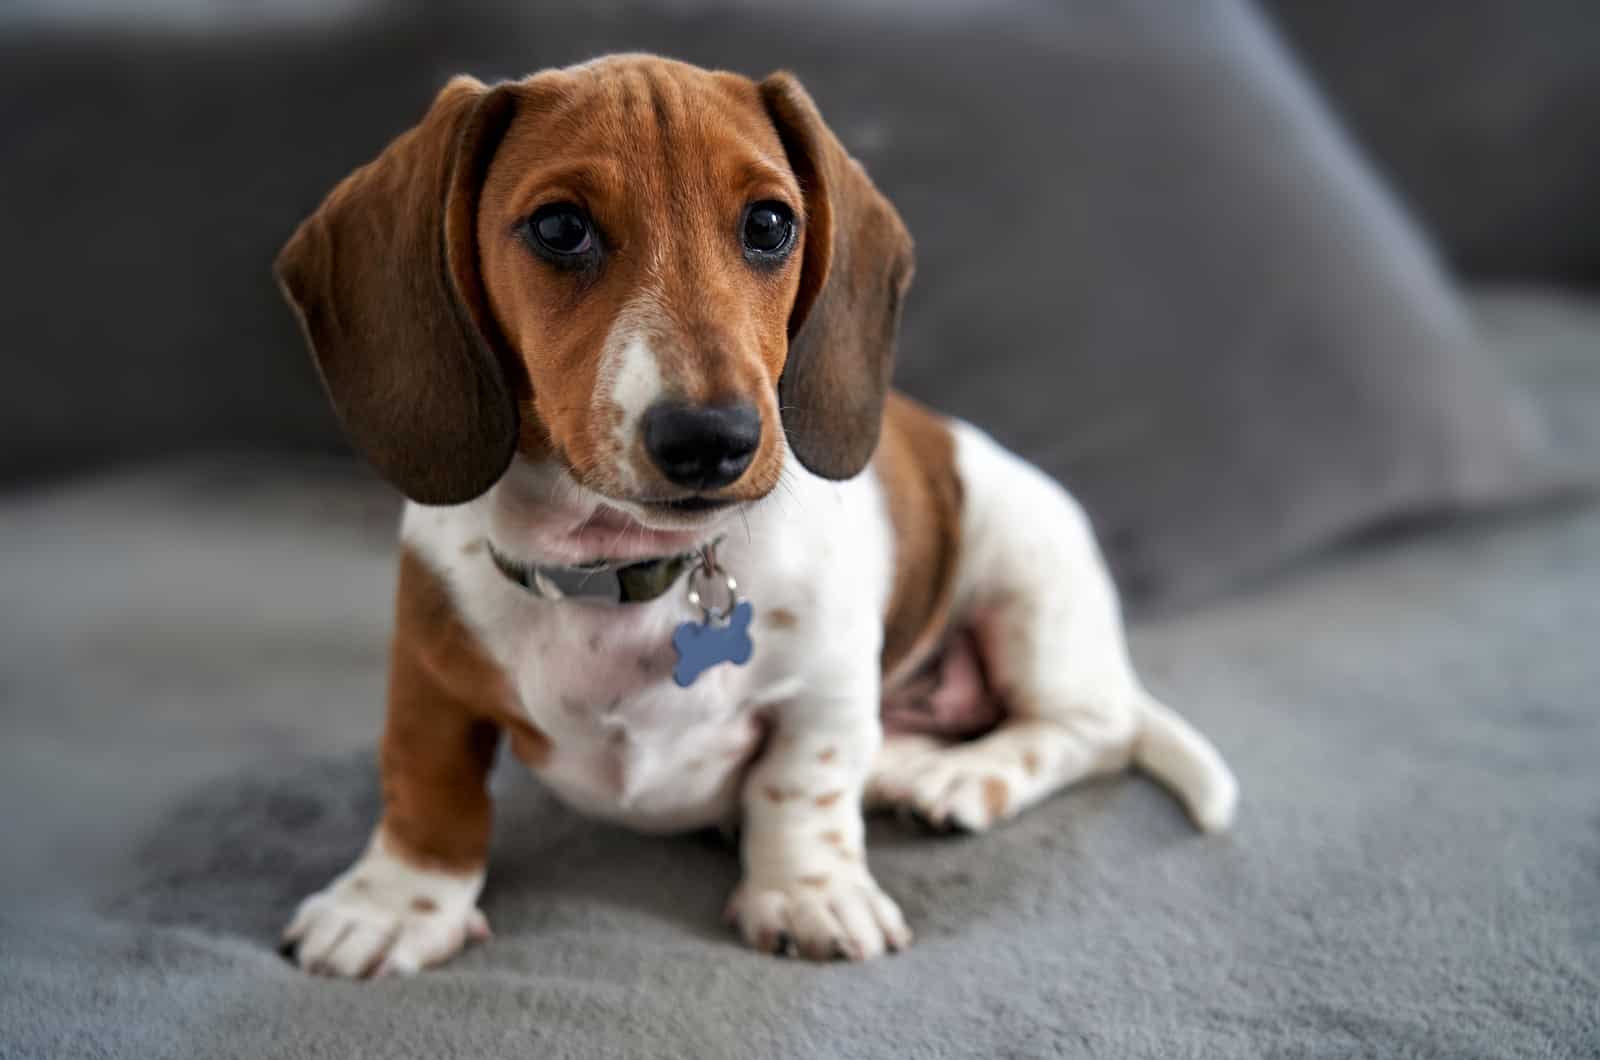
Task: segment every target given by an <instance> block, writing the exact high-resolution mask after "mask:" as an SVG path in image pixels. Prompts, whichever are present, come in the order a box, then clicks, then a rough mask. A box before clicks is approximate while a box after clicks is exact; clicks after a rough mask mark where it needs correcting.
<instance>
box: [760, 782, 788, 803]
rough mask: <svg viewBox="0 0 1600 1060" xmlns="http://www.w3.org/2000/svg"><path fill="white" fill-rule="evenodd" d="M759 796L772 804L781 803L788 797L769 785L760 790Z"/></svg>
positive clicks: (780, 789) (777, 788)
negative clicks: (763, 796)
mask: <svg viewBox="0 0 1600 1060" xmlns="http://www.w3.org/2000/svg"><path fill="white" fill-rule="evenodd" d="M761 794H763V795H765V796H766V797H767V798H769V799H771V800H772V801H773V802H782V801H783V800H784V799H786V798H788V797H789V796H787V795H785V794H784V793H783V789H782V788H779V787H774V786H773V785H771V784H768V785H767V786H766V787H765V788H762V789H761Z"/></svg>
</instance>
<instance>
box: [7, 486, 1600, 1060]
mask: <svg viewBox="0 0 1600 1060" xmlns="http://www.w3.org/2000/svg"><path fill="white" fill-rule="evenodd" d="M393 514H394V511H393V507H392V503H391V502H390V501H388V500H387V499H386V498H384V497H382V496H380V495H376V494H373V493H371V492H370V487H363V486H360V485H359V484H357V483H355V482H353V481H352V480H350V479H349V478H348V477H347V475H346V473H345V472H343V471H336V472H328V473H308V472H306V471H305V470H304V469H296V470H295V471H294V473H292V474H291V473H289V472H288V471H287V470H284V469H282V468H274V467H272V466H261V465H250V464H241V463H228V464H218V463H214V462H213V463H204V464H190V465H183V466H179V467H175V468H174V467H169V468H165V469H161V470H156V471H145V472H140V473H134V474H129V475H124V476H122V477H118V478H113V479H106V480H98V481H93V482H88V483H84V484H81V485H78V486H75V487H72V488H65V489H60V490H57V491H54V492H50V493H45V494H39V495H35V496H33V497H29V498H14V499H11V500H8V501H6V502H5V503H4V504H3V506H0V554H3V555H4V556H5V557H6V560H5V564H6V575H5V577H4V578H3V579H0V625H3V635H0V710H3V720H4V726H5V732H6V739H5V741H4V742H3V744H0V805H3V806H5V807H6V808H7V812H6V813H5V814H3V815H0V845H3V849H4V850H5V856H4V859H3V872H0V1056H4V1057H19V1058H21V1057H28V1058H41V1057H69V1056H70V1057H79V1056H96V1057H136V1058H140V1060H154V1058H165V1057H172V1058H183V1060H191V1058H195V1057H261V1056H285V1057H302V1056H308V1057H309V1056H339V1057H346V1056H378V1055H381V1056H388V1057H429V1058H439V1057H473V1058H483V1057H518V1058H525V1057H547V1058H558V1057H575V1058H585V1060H588V1058H595V1057H634V1056H685V1057H688V1056H693V1057H703V1058H717V1057H727V1058H730V1060H731V1058H738V1060H743V1058H747V1057H754V1056H760V1057H808V1058H828V1057H852V1058H877V1057H882V1058H890V1057H892V1058H896V1060H901V1058H907V1057H930V1058H931V1057H959V1056H985V1057H1044V1056H1123V1057H1162V1058H1174V1057H1191V1056H1192V1057H1201V1056H1205V1057H1213V1056H1230V1057H1249V1056H1285V1055H1295V1056H1400V1055H1404V1056H1437V1057H1451V1058H1461V1057H1477V1056H1484V1057H1491V1056H1492V1057H1524V1056H1526V1057H1536V1056H1537V1057H1550V1056H1557V1057H1579V1056H1593V1055H1595V1054H1596V1053H1597V1052H1600V1009H1597V1007H1596V1005H1595V998H1596V997H1600V816H1597V813H1600V773H1597V772H1596V770H1595V766H1594V762H1595V752H1596V750H1597V749H1600V705H1597V701H1596V689H1597V688H1600V654H1597V653H1596V652H1595V650H1594V647H1595V643H1594V634H1595V631H1596V630H1597V629H1600V507H1596V506H1593V505H1589V506H1583V505H1570V506H1567V507H1562V508H1554V509H1550V510H1547V511H1544V512H1541V513H1537V514H1534V515H1531V516H1526V517H1524V518H1522V519H1520V520H1518V521H1516V522H1504V523H1500V524H1497V525H1491V526H1478V527H1476V528H1472V529H1454V530H1446V531H1443V532H1440V533H1438V534H1435V535H1431V536H1428V537H1426V538H1422V539H1412V540H1410V541H1407V542H1402V543H1399V544H1391V545H1386V546H1384V547H1381V548H1379V547H1369V548H1366V549H1362V550H1358V551H1354V552H1351V553H1347V554H1345V555H1343V556H1340V557H1337V558H1335V559H1332V560H1329V561H1328V562H1326V563H1324V564H1323V565H1322V566H1321V568H1320V569H1317V570H1314V571H1311V572H1309V573H1306V574H1303V575H1301V576H1298V577H1296V578H1294V579H1291V580H1283V581H1279V582H1277V583H1276V584H1273V585H1269V586H1265V587H1263V588H1261V589H1259V590H1257V591H1256V592H1254V593H1253V594H1251V595H1250V596H1248V597H1246V598H1241V599H1237V600H1235V601H1233V602H1231V603H1228V604H1224V605H1220V606H1215V607H1211V608H1209V609H1207V610H1205V611H1202V612H1198V613H1193V614H1189V615H1184V616H1168V617H1166V618H1163V619H1162V620H1160V621H1158V622H1154V623H1144V624H1141V625H1139V626H1138V627H1137V628H1136V629H1135V632H1134V636H1133V643H1134V651H1135V654H1136V656H1137V660H1138V662H1139V664H1140V666H1141V667H1142V669H1143V672H1144V673H1145V675H1146V677H1147V679H1148V680H1149V682H1150V684H1151V685H1152V686H1153V687H1154V688H1155V689H1156V690H1157V691H1158V692H1159V693H1160V694H1162V695H1163V697H1164V698H1166V699H1167V700H1168V701H1169V702H1171V703H1173V704H1175V705H1177V706H1179V707H1180V708H1181V709H1182V710H1183V711H1184V712H1185V713H1186V714H1187V715H1188V716H1189V717H1190V718H1192V719H1193V720H1194V721H1195V722H1196V723H1197V724H1198V725H1199V726H1201V727H1202V728H1203V729H1204V730H1205V731H1207V732H1208V733H1209V734H1210V735H1211V736H1212V737H1213V738H1214V739H1215V740H1216V742H1217V743H1218V745H1219V746H1220V747H1221V748H1222V750H1223V752H1224V754H1225V755H1226V756H1227V757H1228V759H1229V760H1230V761H1231V763H1232V765H1233V767H1234V768H1235V769H1236V770H1237V772H1238V775H1239V777H1240V780H1241V782H1242V785H1243V792H1244V801H1243V806H1242V812H1241V814H1240V817H1239V822H1238V826H1237V829H1236V830H1235V831H1234V832H1232V833H1231V834H1229V835H1226V836H1223V837H1219V838H1211V839H1206V838H1201V837H1200V836H1198V835H1196V834H1195V833H1194V832H1192V831H1191V829H1190V826H1189V825H1188V823H1187V822H1186V820H1185V819H1184V817H1183V816H1182V814H1181V813H1180V811H1179V810H1178V808H1177V807H1176V805H1175V804H1174V803H1173V802H1172V801H1171V800H1170V799H1169V798H1168V797H1167V796H1166V795H1164V794H1163V793H1162V792H1161V791H1159V790H1158V789H1157V788H1156V787H1155V786H1154V785H1153V784H1151V783H1150V782H1149V781H1147V780H1145V779H1142V778H1138V777H1123V778H1117V779H1111V780H1106V781H1102V782H1096V783H1092V784H1088V785H1085V786H1083V787H1081V788H1078V789H1076V790H1073V791H1072V792H1070V793H1068V794H1066V795H1064V796H1062V797H1059V798H1057V799H1055V800H1053V801H1051V802H1049V803H1047V804H1046V805H1044V806H1042V807H1040V808H1038V809H1036V810H1034V811H1032V812H1030V813H1028V814H1026V815H1025V816H1023V817H1021V818H1020V819H1019V820H1017V821H1016V822H1014V823H1012V824H1010V825H1008V826H1006V827H1004V828H1002V829H1000V830H999V831H997V832H995V833H993V834H991V835H987V836H982V837H976V838H961V839H953V838H936V837H928V836H922V835H917V834H914V833H911V832H909V831H906V830H902V829H901V828H900V827H898V826H897V825H896V824H895V823H894V822H892V821H880V822H877V823H876V824H875V825H874V827H873V830H872V835H871V844H870V849H871V858H872V861H873V864H874V866H875V869H876V871H877V873H878V876H879V878H880V880H881V881H882V882H883V883H884V885H885V886H886V887H887V888H888V889H889V890H890V891H892V892H893V893H894V894H896V895H897V896H898V897H899V898H900V900H901V902H902V903H903V905H904V908H905V911H906V913H907V915H908V917H909V918H910V920H911V922H912V924H913V926H914V928H915V930H916V931H917V932H918V936H919V937H918V941H917V943H916V945H915V946H914V947H913V948H912V949H911V950H910V951H908V952H906V953H904V954H902V955H899V956H895V957H892V958H888V959H884V960H880V961H877V962H874V963H870V964H866V965H857V966H850V965H842V964H841V965H830V966H817V965H811V964H806V963H802V962H798V961H786V960H779V959H776V958H772V957H766V956H761V955H758V954H754V953H750V952H747V951H745V950H744V949H742V948H741V947H740V946H739V945H738V944H737V942H736V941H735V939H734V937H733V936H732V934H731V933H729V932H728V931H727V930H725V929H724V928H723V927H722V926H721V924H720V922H719V918H718V913H719V911H720V908H721V905H722V902H723V900H724V899H725V898H726V896H727V893H728V891H729V889H730V888H731V887H732V886H733V884H734V881H735V875H736V864H735V857H734V854H733V852H732V851H731V850H729V849H728V848H726V847H725V846H723V845H722V844H721V842H720V840H718V839H716V838H712V837H702V836H689V837H681V838H671V839H652V838H641V837H638V836H634V835H631V834H629V833H626V832H623V831H619V830H616V829H612V828H608V827H605V826H601V825H597V824H593V823H589V822H587V821H585V820H582V819H580V818H578V817H576V816H574V815H573V814H571V813H569V812H568V811H566V810H565V809H563V808H561V807H560V806H559V805H557V804H556V803H555V802H554V801H552V800H551V798H550V797H549V796H547V795H546V794H544V793H543V792H542V791H541V789H540V788H539V786H538V784H537V782H536V781H535V780H533V779H532V778H531V777H528V776H527V775H525V774H522V773H520V772H518V771H516V770H514V769H504V770H502V772H500V773H498V774H497V776H496V779H495V784H496V787H497V789H498V793H499V798H498V804H499V807H500V812H499V816H498V821H497V832H496V839H495V852H494V859H493V865H492V870H491V874H490V883H489V888H488V890H487V892H486V895H485V909H486V911H487V913H488V915H489V918H490V920H491V922H492V923H493V925H494V927H495V929H496V932H497V937H496V938H495V939H494V940H493V941H492V942H490V943H489V944H487V945H483V946H479V947H476V948H474V949H472V950H471V951H469V952H467V953H466V954H465V955H464V956H462V957H461V958H459V959H458V960H456V961H455V962H453V963H451V964H450V965H448V966H447V967H445V968H442V969H439V970H436V971H432V972H429V973H426V974H424V975H422V976H420V977H418V978H415V979H410V980H389V981H382V982H372V983H345V982H336V981H332V980H327V979H317V978H311V977H308V976H306V975H303V974H301V973H300V972H299V971H297V970H296V969H294V968H293V967H292V966H291V965H290V964H289V963H287V962H286V961H285V960H284V959H283V958H281V957H279V956H278V955H277V953H276V952H275V950H274V946H275V938H276V933H277V931H278V930H279V929H280V928H281V927H282V925H283V923H284V921H285V920H286V918H287V917H288V915H289V913H290V911H291V910H292V909H293V907H294V905H295V903H296V902H297V901H298V900H299V899H300V898H301V897H302V896H303V895H305V894H306V893H307V892H309V891H310V890H312V889H314V888H316V887H319V886H321V885H322V884H323V883H324V882H325V881H326V880H327V879H328V878H329V877H330V876H331V875H332V874H334V873H335V872H337V871H339V870H340V869H342V868H343V867H344V865H345V864H347V862H348V861H349V860H350V859H351V858H352V857H353V856H354V855H355V854H356V853H357V852H358V850H359V849H360V847H361V845H362V843H363V841H364V839H365V837H366V835H367V832H368V829H369V828H370V827H371V825H372V823H373V821H374V817H375V814H376V812H377V793H376V784H375V772H374V765H375V764H374V756H373V747H374V744H375V741H376V737H377V732H378V727H379V722H380V715H381V684H382V666H383V656H384V640H385V635H386V627H387V623H388V618H387V603H388V596H389V593H390V586H391V571H390V555H389V553H390V549H391V544H390V542H391V532H392V517H393Z"/></svg>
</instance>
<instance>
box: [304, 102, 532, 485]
mask: <svg viewBox="0 0 1600 1060" xmlns="http://www.w3.org/2000/svg"><path fill="white" fill-rule="evenodd" d="M514 107H515V103H514V100H513V97H512V95H511V93H510V92H509V91H508V90H506V89H504V88H500V89H495V90H493V91H491V90H489V89H487V88H485V87H484V85H482V84H481V83H480V82H478V81H475V80H473V79H472V78H469V77H458V78H455V79H454V80H452V81H451V82H450V83H449V84H448V85H446V86H445V87H444V89H443V91H441V92H440V93H439V96H438V98H437V99H435V100H434V103H433V106H432V107H431V108H430V109H429V111H428V113H427V115H426V116H425V117H424V118H423V119H422V122H421V124H419V125H417V127H416V128H414V129H412V130H410V131H409V132H407V133H405V134H403V135H402V136H400V137H399V139H397V140H395V141H394V142H393V143H391V144H390V145H389V146H388V147H387V148H385V149H384V152H383V154H381V155H379V156H378V157H377V159H375V160H374V161H372V162H370V163H368V164H367V165H365V166H362V167H361V168H360V169H358V170H356V171H355V172H354V173H352V174H351V175H350V176H348V177H346V178H345V179H344V181H343V182H341V183H340V184H339V186H338V187H336V188H334V189H333V191H332V193H330V194H329V195H328V198H327V200H326V201H324V202H323V204H322V206H321V207H320V208H318V210H317V212H316V213H314V214H312V215H311V216H310V217H309V218H307V219H306V221H305V222H304V223H303V224H301V226H300V228H299V229H298V230H297V231H296V232H295V234H294V236H293V237H292V238H291V239H290V240H289V242H288V245H286V246H285V247H284V248H283V251H282V253H280V254H279V255H278V261H277V275H278V282H279V284H280V285H281V286H282V288H283V291H284V293H285V295H286V296H287V297H288V299H289V302H290V304H291V305H293V306H294V308H295V311H296V313H297V314H298V315H299V317H300V321H301V325H302V326H303V327H304V329H305V333H306V337H307V339H308V340H309V341H310V343H311V350H312V353H313V354H314V355H315V357H316V361H317V367H318V369H319V370H320V372H321V373H322V382H323V384H324V385H325V386H326V387H327V390H328V396H329V397H330V398H331V399H332V400H333V406H334V409H335V410H336V411H337V412H338V414H339V419H340V420H341V421H342V422H343V424H344V427H345V430H346V431H347V432H348V433H349V435H350V437H351V439H352V440H353V441H354V442H355V444H356V447H357V448H358V449H360V450H361V451H362V452H363V453H364V454H366V456H367V458H368V459H369V460H371V461H372V463H373V464H374V465H375V466H376V467H377V469H378V470H379V471H380V472H382V474H383V475H384V477H385V478H387V479H388V480H389V481H390V482H392V483H394V485H396V486H398V487H399V488H400V490H401V492H403V493H404V494H405V495H406V496H408V497H410V498H411V499H412V500H415V501H419V502H421V503H423V504H459V503H461V502H464V501H468V500H471V499H472V498H473V497H476V496H478V495H479V494H480V493H483V492H484V491H485V490H487V489H488V488H489V487H490V486H491V485H493V484H494V482H495V480H496V479H498V478H499V477H500V475H501V474H502V473H503V472H504V471H505V469H506V466H507V465H508V464H509V463H510V462H511V457H512V454H513V451H514V449H515V446H516V441H517V407H516V404H515V400H514V396H513V393H512V390H511V386H510V381H509V380H508V378H507V368H506V363H507V362H506V360H505V359H504V357H503V355H502V352H501V351H502V347H503V343H502V342H501V340H500V339H499V337H498V334H497V332H496V331H495V328H494V323H493V320H492V318H491V317H490V315H489V313H488V310H487V304H486V300H485V298H484V294H483V286H482V283H481V281H480V279H479V276H478V253H477V239H476V234H475V229H476V216H477V205H478V203H477V200H478V189H479V186H480V185H481V184H482V180H483V174H484V172H485V170H486V169H487V168H488V164H489V159H490V158H491V157H492V156H493V154H494V150H495V147H496V145H497V144H498V143H499V142H500V138H501V136H502V135H503V133H504V132H505V128H506V126H507V125H508V124H509V122H510V120H511V115H512V111H513V110H514Z"/></svg>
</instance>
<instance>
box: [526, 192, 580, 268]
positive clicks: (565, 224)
mask: <svg viewBox="0 0 1600 1060" xmlns="http://www.w3.org/2000/svg"><path fill="white" fill-rule="evenodd" d="M528 234H529V235H530V236H532V237H533V242H534V246H535V249H537V250H541V251H543V252H544V253H545V254H546V255H547V256H548V257H552V258H575V257H579V256H581V255H584V254H587V253H588V252H589V251H590V249H591V248H593V246H594V226H593V225H591V224H590V223H589V218H588V216H587V215H586V214H584V212H583V210H581V209H579V208H578V207H577V206H574V205H573V204H572V203H570V202H558V203H552V204H551V205H549V206H541V207H539V209H538V210H536V211H534V214H533V216H532V217H530V218H528Z"/></svg>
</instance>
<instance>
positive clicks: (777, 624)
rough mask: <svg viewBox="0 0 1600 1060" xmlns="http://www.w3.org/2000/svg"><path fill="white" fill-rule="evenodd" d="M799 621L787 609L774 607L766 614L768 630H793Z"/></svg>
mask: <svg viewBox="0 0 1600 1060" xmlns="http://www.w3.org/2000/svg"><path fill="white" fill-rule="evenodd" d="M799 621H800V619H799V617H798V616H796V615H795V613H794V612H793V611H791V610H789V609H788V608H787V607H774V608H773V609H772V610H771V611H768V612H767V626H768V628H770V629H793V628H794V626H795V623H797V622H799Z"/></svg>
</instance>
